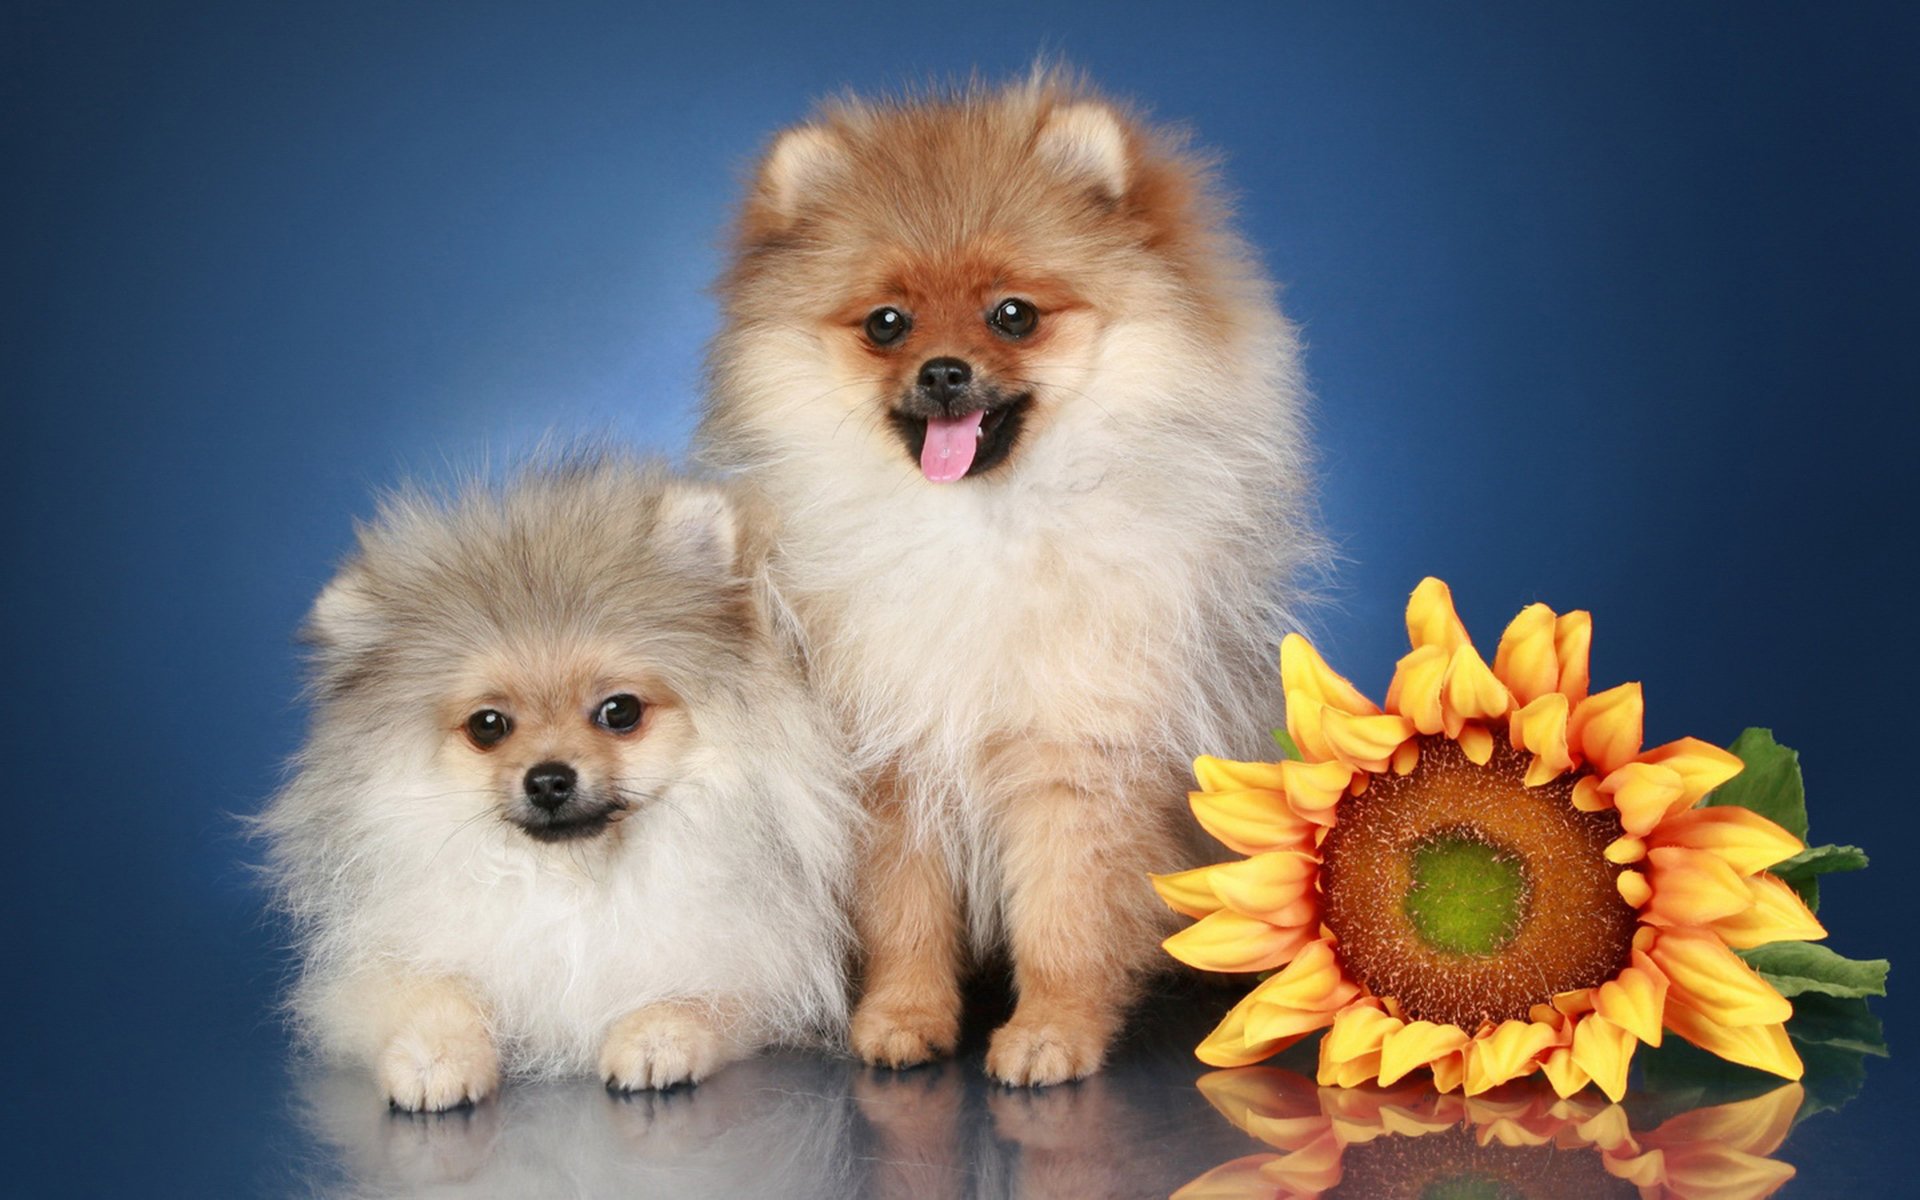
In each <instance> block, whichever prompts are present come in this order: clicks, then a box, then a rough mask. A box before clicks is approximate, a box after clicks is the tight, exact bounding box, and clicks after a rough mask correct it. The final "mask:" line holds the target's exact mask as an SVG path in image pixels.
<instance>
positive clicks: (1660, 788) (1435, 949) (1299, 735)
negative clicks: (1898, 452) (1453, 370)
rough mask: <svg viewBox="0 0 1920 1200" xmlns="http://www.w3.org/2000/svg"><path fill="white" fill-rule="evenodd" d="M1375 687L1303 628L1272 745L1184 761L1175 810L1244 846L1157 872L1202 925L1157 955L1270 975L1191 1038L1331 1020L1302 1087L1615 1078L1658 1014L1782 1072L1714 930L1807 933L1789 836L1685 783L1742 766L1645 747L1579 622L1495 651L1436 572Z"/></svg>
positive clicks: (1764, 1003)
mask: <svg viewBox="0 0 1920 1200" xmlns="http://www.w3.org/2000/svg"><path fill="white" fill-rule="evenodd" d="M1407 632H1408V635H1409V638H1410V640H1411V642H1412V650H1411V651H1410V652H1409V653H1408V654H1407V655H1406V656H1405V657H1404V658H1402V659H1401V660H1400V662H1399V664H1398V669H1397V670H1396V671H1395V673H1394V677H1393V682H1392V684H1391V685H1390V686H1389V687H1388V689H1387V696H1386V705H1385V707H1384V708H1382V707H1381V706H1378V705H1376V704H1374V703H1373V702H1372V701H1370V700H1368V699H1367V697H1365V696H1364V695H1362V694H1361V693H1360V692H1359V691H1358V690H1357V689H1356V688H1355V687H1354V686H1353V685H1352V684H1351V683H1349V682H1348V681H1347V680H1345V679H1343V678H1341V677H1340V676H1339V675H1337V674H1335V673H1334V672H1333V671H1332V669H1330V668H1329V667H1328V666H1327V664H1326V662H1325V661H1324V660H1322V659H1321V657H1320V655H1319V654H1318V653H1316V652H1315V651H1314V649H1313V647H1312V646H1310V645H1309V644H1308V643H1307V642H1306V640H1305V639H1303V638H1301V637H1300V636H1298V635H1292V636H1289V637H1288V638H1287V639H1286V641H1285V642H1284V643H1283V644H1282V645H1281V652H1280V673H1281V681H1282V684H1283V686H1284V688H1285V690H1286V698H1287V729H1286V732H1287V734H1288V735H1289V739H1288V740H1290V741H1291V742H1292V743H1293V747H1294V748H1295V749H1296V750H1297V756H1290V757H1288V758H1286V759H1285V760H1283V761H1280V762H1274V763H1242V762H1227V761H1223V760H1220V759H1215V758H1201V759H1199V760H1198V761H1197V762H1196V763H1195V764H1194V773H1195V775H1196V777H1197V778H1198V781H1199V784H1200V790H1199V791H1197V792H1194V793H1192V795H1191V799H1192V804H1193V811H1194V814H1195V816H1197V817H1198V818H1199V821H1200V823H1201V825H1203V826H1204V827H1205V828H1206V829H1207V831H1208V832H1210V833H1212V834H1213V835H1214V836H1215V837H1216V838H1218V839H1219V840H1220V841H1222V842H1224V843H1225V844H1226V845H1227V846H1229V847H1230V848H1232V849H1233V850H1236V851H1238V852H1240V853H1241V854H1244V855H1247V856H1248V857H1246V858H1244V859H1241V860H1238V861H1234V862H1227V863H1221V864H1218V865H1215V866H1210V867H1201V868H1199V869H1197V870H1192V871H1183V872H1180V873H1178V874H1173V875H1163V876H1156V877H1155V878H1154V886H1155V887H1156V888H1157V889H1158V891H1159V893H1160V895H1161V897H1162V898H1163V899H1164V900H1165V901H1166V902H1167V903H1168V904H1169V905H1170V906H1171V907H1173V908H1174V909H1175V910H1177V911H1179V912H1181V913H1184V914H1186V915H1188V916H1191V917H1196V918H1198V920H1197V921H1196V922H1195V923H1194V924H1193V925H1191V926H1188V927H1187V928H1186V929H1184V930H1181V931H1180V932H1179V933H1176V934H1174V935H1173V936H1172V937H1170V938H1168V939H1167V941H1166V943H1165V945H1166V949H1167V951H1168V952H1169V953H1171V954H1172V955H1173V956H1174V957H1175V958H1178V959H1179V960H1181V961H1182V962H1185V963H1188V964H1190V965H1192V966H1195V967H1199V968H1201V969H1203V970H1209V971H1226V972H1272V974H1271V975H1269V976H1268V977H1266V978H1265V979H1264V980H1263V981H1262V982H1261V983H1260V984H1259V985H1258V986H1256V987H1255V988H1254V989H1253V990H1252V992H1251V993H1250V994H1249V995H1247V996H1246V998H1245V999H1243V1000H1242V1001H1241V1002H1240V1003H1239V1004H1237V1005H1236V1006H1235V1007H1234V1008H1233V1010H1232V1011H1231V1012H1229V1013H1228V1014H1227V1016H1226V1018H1225V1019H1224V1020H1223V1021H1222V1022H1221V1023H1220V1025H1219V1027H1218V1028H1216V1029H1215V1030H1214V1031H1213V1033H1212V1034H1210V1035H1209V1036H1208V1037H1207V1039H1206V1040H1205V1041H1204V1042H1202V1043H1201V1045H1200V1047H1199V1050H1198V1052H1197V1053H1198V1055H1199V1057H1200V1059H1201V1060H1202V1061H1204V1062H1207V1063H1209V1064H1212V1065H1214V1066H1220V1067H1233V1066H1242V1065H1245V1064H1248V1063H1253V1062H1257V1061H1259V1060H1261V1059H1264V1058H1266V1057H1268V1056H1269V1055H1271V1054H1274V1053H1275V1052H1277V1051H1279V1050H1281V1049H1284V1048H1285V1047H1287V1046H1289V1045H1292V1044H1293V1043H1294V1042H1297V1041H1299V1040H1300V1039H1302V1038H1304V1037H1306V1036H1308V1035H1310V1034H1312V1033H1314V1032H1315V1031H1318V1030H1322V1029H1325V1030H1327V1033H1326V1035H1325V1037H1324V1038H1323V1039H1322V1041H1321V1043H1320V1068H1319V1077H1320V1082H1321V1083H1322V1084H1326V1085H1338V1086H1343V1087H1346V1086H1352V1085H1354V1084H1358V1083H1361V1082H1367V1081H1372V1082H1377V1083H1379V1084H1381V1085H1390V1084H1392V1083H1394V1082H1395V1081H1397V1080H1399V1079H1401V1078H1403V1077H1404V1076H1406V1075H1408V1074H1409V1073H1411V1072H1413V1071H1416V1070H1420V1069H1426V1070H1429V1071H1431V1072H1432V1075H1433V1079H1434V1082H1435V1084H1436V1086H1437V1087H1438V1088H1439V1090H1441V1091H1442V1092H1451V1091H1453V1090H1455V1089H1464V1091H1465V1092H1466V1094H1468V1095H1475V1094H1478V1093H1480V1092H1483V1091H1485V1090H1487V1089H1488V1088H1491V1087H1494V1086H1496V1085H1498V1084H1501V1083H1504V1082H1506V1081H1508V1080H1511V1079H1517V1078H1519V1077H1521V1076H1525V1075H1531V1074H1533V1073H1534V1072H1536V1071H1538V1072H1543V1073H1544V1074H1545V1075H1546V1077H1547V1079H1548V1081H1549V1082H1550V1083H1551V1084H1552V1086H1553V1087H1554V1089H1555V1090H1556V1091H1557V1092H1558V1093H1559V1094H1560V1095H1561V1096H1571V1095H1573V1094H1574V1093H1575V1092H1577V1091H1579V1090H1580V1089H1581V1088H1583V1087H1585V1086H1586V1085H1587V1084H1588V1083H1593V1084H1595V1085H1597V1086H1598V1087H1599V1088H1600V1090H1601V1091H1603V1092H1604V1093H1606V1095H1607V1096H1609V1097H1610V1098H1612V1099H1615V1100H1618V1099H1619V1098H1620V1097H1621V1096H1622V1095H1623V1094H1624V1093H1625V1091H1626V1085H1627V1068H1628V1064H1629V1063H1630V1061H1631V1059H1632V1057H1633V1052H1634V1049H1635V1047H1636V1046H1637V1045H1638V1044H1640V1043H1642V1042H1645V1043H1646V1044H1648V1045H1650V1046H1657V1045H1659V1044H1660V1041H1661V1038H1662V1036H1663V1034H1664V1032H1665V1031H1667V1030H1671V1031H1673V1032H1674V1033H1677V1034H1679V1035H1680V1036H1681V1037H1682V1038H1685V1039H1686V1040H1688V1041H1690V1042H1692V1043H1694V1044H1695V1045H1697V1046H1700V1047H1701V1048H1703V1049H1705V1050H1708V1051H1711V1052H1712V1053H1714V1054H1717V1055H1719V1056H1720V1057H1722V1058H1725V1059H1728V1060H1730V1061H1733V1062H1737V1063H1743V1064H1746V1065H1747V1066H1751V1067H1757V1068H1759V1069H1761V1070H1764V1071H1770V1072H1773V1073H1774V1074H1776V1075H1780V1076H1783V1077H1786V1078H1788V1079H1798V1078H1799V1077H1800V1074H1801V1064H1800V1059H1799V1056H1798V1055H1797V1054H1796V1053H1795V1052H1794V1050H1793V1047H1792V1046H1791V1045H1790V1044H1789V1043H1788V1041H1787V1035H1786V1030H1785V1029H1784V1027H1783V1026H1784V1022H1785V1021H1786V1020H1787V1018H1788V1017H1789V1016H1790V1015H1791V1014H1792V1006H1791V1005H1790V1004H1789V1003H1788V1001H1787V1000H1786V999H1785V998H1784V997H1783V996H1782V995H1781V994H1780V992H1779V991H1776V990H1775V988H1774V987H1773V986H1772V985H1771V984H1769V983H1768V981H1767V980H1766V979H1763V978H1762V977H1761V975H1760V974H1759V973H1758V972H1756V971H1755V970H1754V969H1753V968H1752V967H1750V966H1748V965H1747V963H1746V962H1744V961H1742V959H1741V957H1740V956H1739V955H1738V954H1736V953H1735V951H1737V950H1745V949H1749V948H1752V947H1756V946H1761V945H1764V944H1767V943H1772V942H1782V941H1807V940H1812V939H1817V938H1821V937H1824V936H1826V930H1825V929H1823V928H1822V927H1821V925H1820V923H1819V921H1818V920H1816V919H1815V917H1814V915H1813V913H1812V912H1811V911H1810V910H1809V909H1808V908H1807V906H1806V905H1805V904H1804V903H1803V902H1802V901H1801V899H1800V897H1799V896H1798V895H1797V894H1796V893H1795V891H1794V889H1793V888H1792V887H1790V886H1788V885H1787V884H1786V883H1784V882H1782V881H1781V880H1780V879H1779V878H1777V877H1775V876H1774V875H1771V874H1769V873H1768V872H1767V868H1768V867H1770V866H1773V865H1775V864H1777V863H1780V862H1782V861H1783V860H1786V859H1788V858H1790V857H1792V856H1793V855H1795V854H1797V853H1799V852H1800V851H1801V850H1802V849H1803V848H1804V847H1803V845H1802V843H1801V841H1800V839H1799V838H1798V837H1796V836H1795V835H1793V834H1792V833H1789V832H1788V831H1787V830H1786V829H1783V828H1782V827H1781V826H1780V825H1778V824H1776V823H1774V822H1773V821H1771V820H1768V819H1767V818H1766V817H1763V816H1761V815H1759V814H1758V813H1756V812H1753V811H1750V810H1749V809H1746V808H1743V807H1739V806H1735V805H1724V806H1702V805H1701V801H1702V800H1703V799H1704V798H1705V797H1706V796H1707V795H1708V793H1710V792H1712V791H1713V790H1714V789H1715V788H1717V787H1720V786H1721V785H1722V784H1725V783H1726V782H1727V781H1728V780H1730V779H1732V778H1733V777H1734V776H1735V775H1736V774H1738V773H1739V772H1740V770H1741V769H1742V762H1741V759H1740V758H1739V757H1737V756H1735V755H1734V754H1732V753H1730V752H1729V751H1727V750H1724V749H1721V748H1720V747H1717V746H1713V745H1709V744H1708V743H1706V742H1703V741H1700V740H1698V739H1695V738H1682V739H1681V740H1679V741H1676V742H1670V743H1668V744H1666V745H1663V746H1656V747H1654V748H1652V749H1643V748H1642V746H1641V722H1642V712H1643V709H1642V701H1641V692H1640V685H1639V684H1637V683H1628V684H1622V685H1620V686H1618V687H1614V688H1609V689H1607V690H1605V691H1600V692H1590V691H1589V688H1588V673H1587V651H1588V645H1589V642H1590V640H1591V635H1592V622H1591V619H1590V618H1589V616H1588V614H1586V613H1584V612H1569V613H1565V614H1556V613H1554V612H1553V611H1552V610H1551V609H1549V608H1548V607H1547V606H1545V605H1543V604H1535V605H1531V606H1529V607H1528V608H1526V609H1525V610H1523V611H1522V612H1521V613H1520V615H1519V616H1518V617H1516V618H1514V620H1513V622H1512V624H1510V625H1509V626H1508V627H1507V630H1506V632H1505V634H1504V635H1503V636H1502V637H1501V639H1500V643H1499V646H1498V648H1497V649H1496V650H1495V652H1494V656H1493V662H1492V664H1491V665H1489V664H1488V663H1487V661H1486V659H1485V658H1484V657H1483V656H1482V655H1481V654H1480V653H1479V651H1477V650H1476V649H1475V648H1474V645H1473V642H1472V640H1471V639H1470V638H1469V637H1468V636H1467V631H1466V628H1465V627H1464V626H1463V625H1462V624H1461V622H1460V619H1459V617H1458V616H1456V615H1455V613H1454V608H1453V598H1452V595H1451V593H1450V592H1449V591H1448V589H1447V586H1446V585H1445V584H1444V583H1441V582H1440V581H1439V580H1437V579H1426V580H1423V581H1422V582H1421V584H1420V586H1419V587H1418V588H1416V589H1415V590H1414V592H1413V596H1412V598H1411V600H1410V601H1409V602H1408V605H1407Z"/></svg>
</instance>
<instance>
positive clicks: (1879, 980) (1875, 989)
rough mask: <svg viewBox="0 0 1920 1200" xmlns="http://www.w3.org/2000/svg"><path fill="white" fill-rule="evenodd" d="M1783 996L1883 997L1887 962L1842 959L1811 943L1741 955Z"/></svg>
mask: <svg viewBox="0 0 1920 1200" xmlns="http://www.w3.org/2000/svg"><path fill="white" fill-rule="evenodd" d="M1740 957H1741V958H1744V959H1746V960H1747V965H1748V966H1750V967H1752V968H1753V969H1754V970H1756V971H1758V972H1760V974H1761V975H1762V976H1763V977H1765V979H1766V981H1767V982H1768V983H1770V984H1772V985H1773V988H1774V990H1775V991H1777V992H1779V993H1780V994H1781V995H1782V996H1798V995H1801V994H1803V993H1806V992H1813V993H1815V994H1817V995H1822V996H1840V997H1843V998H1844V997H1852V996H1884V995H1886V994H1887V966H1888V964H1887V960H1886V959H1884V958H1870V959H1851V958H1843V957H1842V956H1840V955H1838V954H1835V953H1834V952H1833V951H1831V950H1829V949H1827V948H1826V947H1825V946H1821V945H1818V944H1816V943H1813V942H1771V943H1769V944H1767V945H1765V946H1756V947H1754V948H1753V949H1751V950H1742V951H1740Z"/></svg>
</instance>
